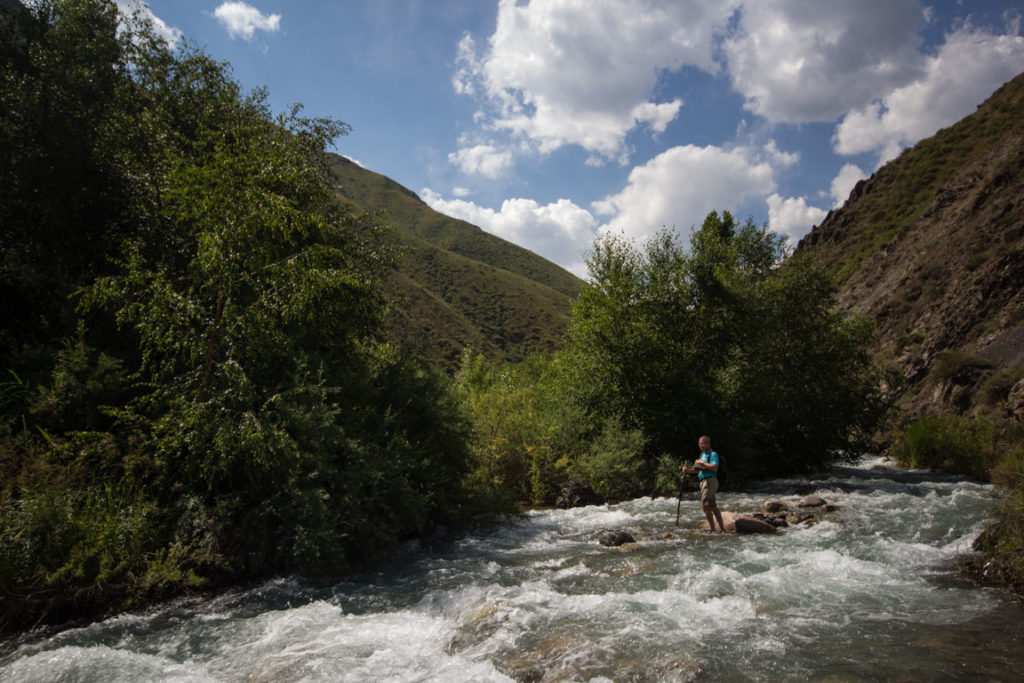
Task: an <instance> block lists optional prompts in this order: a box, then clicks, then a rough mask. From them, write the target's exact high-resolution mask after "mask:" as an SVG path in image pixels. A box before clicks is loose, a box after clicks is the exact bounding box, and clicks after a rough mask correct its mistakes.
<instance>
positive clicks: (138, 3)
mask: <svg viewBox="0 0 1024 683" xmlns="http://www.w3.org/2000/svg"><path fill="white" fill-rule="evenodd" d="M117 9H118V11H120V13H121V16H123V17H138V18H139V19H142V20H143V21H148V22H149V23H150V25H151V26H152V27H153V31H154V32H155V33H156V34H157V35H158V36H160V37H161V38H163V39H164V40H165V41H167V44H168V45H170V46H171V47H174V46H175V45H177V43H178V41H179V40H181V38H182V33H181V30H180V29H178V28H175V27H174V26H169V25H168V24H167V22H166V21H164V20H163V19H161V18H160V17H158V16H157V15H156V14H154V13H153V10H152V9H150V7H149V5H148V4H146V3H145V2H143V0H117Z"/></svg>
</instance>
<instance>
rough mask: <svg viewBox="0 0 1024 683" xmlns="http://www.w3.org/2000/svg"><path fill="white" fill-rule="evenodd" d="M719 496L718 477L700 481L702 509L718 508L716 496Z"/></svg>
mask: <svg viewBox="0 0 1024 683" xmlns="http://www.w3.org/2000/svg"><path fill="white" fill-rule="evenodd" d="M716 495H718V477H708V478H707V479H701V480H700V505H701V507H718V501H716V500H715V496H716Z"/></svg>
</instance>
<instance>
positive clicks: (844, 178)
mask: <svg viewBox="0 0 1024 683" xmlns="http://www.w3.org/2000/svg"><path fill="white" fill-rule="evenodd" d="M867 177H868V174H867V173H865V172H864V171H862V170H861V168H860V166H858V165H856V164H843V167H842V168H841V169H839V175H837V176H836V177H835V178H833V179H832V188H831V189H832V191H831V194H832V202H833V203H832V207H833V208H838V207H840V206H842V205H843V203H845V202H846V200H847V199H849V198H850V192H852V191H853V186H854V185H856V184H857V183H858V182H860V181H861V180H863V179H864V178H867Z"/></svg>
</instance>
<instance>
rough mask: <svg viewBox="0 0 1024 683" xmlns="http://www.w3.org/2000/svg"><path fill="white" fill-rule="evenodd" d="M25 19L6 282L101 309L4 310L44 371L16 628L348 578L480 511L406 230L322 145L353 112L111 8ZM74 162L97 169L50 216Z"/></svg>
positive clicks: (25, 389) (3, 206)
mask: <svg viewBox="0 0 1024 683" xmlns="http://www.w3.org/2000/svg"><path fill="white" fill-rule="evenodd" d="M12 17H13V18H12ZM0 18H2V19H3V22H5V23H3V24H2V28H3V31H4V33H3V36H4V38H5V42H4V45H3V50H4V54H5V56H8V57H9V58H10V60H11V61H12V62H16V64H14V66H7V67H6V68H5V70H4V72H3V73H2V75H0V77H2V78H3V79H5V80H4V89H3V90H2V91H0V96H2V97H4V98H5V100H4V104H5V105H10V108H6V107H5V109H4V111H3V112H2V113H0V116H3V117H4V121H7V122H12V124H13V125H14V128H12V129H7V128H4V130H3V131H2V132H0V143H2V144H3V145H5V146H6V147H7V149H8V150H11V151H12V157H11V158H12V160H13V162H14V163H13V168H14V169H15V170H14V171H13V172H12V173H13V175H17V176H18V177H17V178H14V181H16V182H14V184H13V185H12V186H11V187H4V188H3V190H2V191H3V192H4V193H5V194H2V195H0V216H3V217H4V218H5V219H8V218H9V219H10V221H9V222H8V221H7V220H5V221H4V222H3V225H2V229H3V230H5V231H6V232H5V233H4V237H5V238H7V237H11V238H12V240H14V241H13V242H12V243H8V242H7V240H6V239H5V240H4V242H3V248H4V249H5V251H4V254H3V256H4V261H3V263H2V264H0V269H2V272H0V278H3V279H4V280H3V281H4V283H5V287H6V286H7V284H10V285H11V286H12V287H13V288H14V289H12V291H22V290H24V291H26V292H31V291H34V289H35V288H37V287H42V286H44V285H45V286H49V284H51V283H52V284H53V285H54V286H55V287H56V289H55V290H54V291H56V292H57V293H58V295H59V297H66V296H67V295H68V294H70V293H72V292H78V293H79V295H78V297H76V298H75V299H74V300H73V302H74V303H78V304H80V308H79V309H78V313H79V314H80V315H82V316H84V317H86V318H87V320H88V321H89V325H88V327H86V326H85V325H79V321H78V320H76V318H75V317H74V315H72V314H73V313H74V310H73V308H72V307H71V306H70V305H69V304H68V302H67V301H64V302H63V303H60V304H55V305H53V306H49V304H45V302H44V304H40V305H39V306H38V307H37V308H36V309H35V310H34V312H33V315H34V316H37V317H38V320H37V321H36V322H38V325H36V326H35V327H34V328H31V329H30V330H29V331H28V332H26V333H25V334H21V333H20V332H18V331H17V330H15V331H11V330H10V329H8V328H7V326H8V325H9V324H11V323H12V322H17V321H5V329H4V337H3V344H4V354H5V356H4V360H5V361H17V362H18V363H21V364H22V366H32V365H33V362H32V361H33V359H36V360H38V359H45V363H43V365H45V368H44V369H39V368H36V367H33V368H32V373H31V375H32V376H27V375H25V373H19V372H18V371H17V368H15V371H14V372H12V373H10V379H8V380H7V381H5V382H3V383H2V384H0V406H2V409H3V415H2V417H3V420H2V422H0V427H2V428H3V431H2V433H0V465H2V466H3V470H4V471H3V474H4V477H3V489H2V497H0V586H2V587H3V588H2V595H3V598H4V600H3V601H2V602H3V605H4V609H3V611H2V613H0V630H3V631H6V630H9V629H11V628H14V627H16V626H18V625H23V624H26V623H33V622H34V621H35V620H37V619H39V618H40V617H46V618H50V619H59V618H61V616H62V615H66V614H69V613H71V612H76V613H78V614H83V613H87V612H88V611H89V610H95V611H101V610H105V609H109V608H110V607H111V606H123V605H127V604H140V603H142V602H145V601H147V600H152V599H155V598H159V597H164V596H167V595H173V594H175V593H176V592H181V591H190V590H194V589H195V588H197V587H200V586H202V585H204V584H208V583H209V582H211V581H231V580H238V579H240V578H247V577H254V576H265V575H268V574H271V573H281V572H310V573H316V574H332V575H333V574H337V573H338V572H342V571H346V570H348V569H351V568H352V567H354V566H357V565H360V564H363V563H365V562H368V561H372V560H374V559H376V558H379V557H381V556H382V555H383V554H384V553H386V552H387V551H388V549H389V548H391V547H393V546H394V544H395V543H396V542H397V541H398V540H399V539H401V538H405V537H410V536H415V535H418V534H423V533H427V532H429V531H430V529H431V528H432V527H434V526H435V525H437V524H442V523H452V522H458V521H461V520H463V519H465V517H466V516H467V515H468V514H471V513H472V512H473V510H474V508H473V506H472V501H471V500H470V498H469V497H468V496H467V495H466V487H465V485H464V484H465V478H466V476H467V474H468V473H469V471H470V467H471V462H470V454H469V451H468V448H467V435H466V432H467V427H466V424H465V422H464V421H463V419H462V416H461V414H460V412H459V406H458V404H457V403H456V401H455V399H454V397H453V395H452V394H451V393H450V390H449V387H448V383H447V381H446V379H445V378H444V377H442V376H439V375H437V374H435V373H433V372H431V371H429V370H427V369H426V368H424V367H423V366H421V365H420V364H419V363H418V362H416V361H415V360H414V359H410V358H407V357H404V355H401V354H398V353H396V352H395V351H394V350H392V349H390V347H388V346H387V345H386V344H383V343H382V342H381V341H380V339H379V337H378V332H379V329H380V320H381V315H382V310H383V302H382V300H381V297H380V294H379V290H378V283H379V281H380V275H381V273H382V271H383V269H385V268H387V267H388V266H389V264H390V262H391V255H390V252H389V249H388V248H387V246H386V242H385V240H384V238H383V228H382V227H381V226H380V225H378V224H377V223H376V221H374V220H373V219H371V218H369V217H367V216H363V215H356V214H353V213H351V212H350V211H348V210H346V209H344V208H343V207H342V205H341V204H340V203H339V202H338V201H337V200H336V197H335V187H334V180H333V177H332V176H331V173H330V171H329V168H328V166H327V164H326V158H325V155H324V149H325V148H326V147H327V146H328V145H330V144H331V143H332V141H333V140H334V139H335V138H336V137H337V136H339V135H342V134H344V133H346V132H347V130H348V127H347V126H346V125H345V124H343V123H341V122H338V121H334V120H330V119H317V118H305V117H302V116H301V115H300V109H299V108H298V107H295V108H293V109H292V110H290V111H288V112H285V113H283V114H280V115H276V116H275V115H273V114H272V113H271V112H270V110H269V107H268V105H267V96H266V93H265V92H264V91H261V90H257V91H255V92H253V93H249V94H244V93H242V92H241V90H240V88H239V87H238V85H237V83H235V82H234V80H233V79H232V78H231V76H230V72H229V70H228V68H227V66H226V65H224V64H221V63H218V62H216V61H214V60H211V59H210V58H209V57H207V56H206V55H203V54H202V53H201V52H199V51H197V50H195V49H194V48H191V47H189V46H184V47H182V48H179V49H177V50H174V51H172V50H171V49H170V48H169V47H168V46H167V45H166V44H164V43H163V42H162V41H160V40H159V39H158V38H157V37H156V36H155V35H154V34H153V32H152V31H151V29H150V28H149V27H148V26H147V25H145V24H139V23H133V22H131V21H128V22H126V23H123V24H119V23H118V22H119V19H118V15H117V13H116V9H115V8H114V6H113V4H112V3H110V2H104V1H102V0H44V1H43V2H40V3H37V4H34V5H33V6H32V7H31V9H30V10H28V11H27V12H25V13H22V14H12V15H8V14H0ZM8 39H9V40H8ZM78 108H80V111H78ZM51 109H52V110H53V111H52V112H51ZM50 113H52V117H53V122H54V123H55V125H57V128H56V129H55V134H54V135H53V136H52V137H48V136H47V131H46V130H45V128H43V127H40V126H38V125H36V124H35V123H34V122H33V120H32V119H33V117H35V116H41V117H42V118H40V121H43V122H46V121H50V120H51V119H49V118H47V117H46V116H43V115H44V114H50ZM65 114H67V115H68V120H67V121H63V120H61V119H62V118H63V117H64V115H65ZM60 126H65V127H66V128H67V132H66V135H65V128H61V127H60ZM12 131H13V132H12ZM78 134H82V135H83V136H84V137H83V138H82V140H77V139H75V140H72V142H74V144H73V145H72V146H70V147H69V148H67V149H63V148H61V145H63V142H64V141H65V138H68V139H71V138H76V136H77V135H78ZM78 164H84V166H83V167H82V168H83V169H84V170H81V171H80V169H78V168H77V165H78ZM62 169H63V170H62ZM54 170H56V171H57V172H58V181H57V184H58V185H59V184H60V183H64V182H67V183H73V184H75V185H74V188H60V187H54V189H55V191H58V192H60V191H63V192H64V195H62V196H60V197H58V198H57V201H55V202H54V204H53V206H54V207H56V208H50V206H49V203H48V202H49V200H50V199H51V197H49V196H45V195H44V194H43V193H44V192H45V191H46V190H47V188H48V187H49V186H48V185H47V184H46V183H47V182H50V181H49V180H48V178H49V176H47V175H46V172H47V171H54ZM4 172H7V167H5V169H4ZM4 177H7V176H4ZM12 178H13V176H12ZM90 199H91V201H92V203H91V204H90V203H89V202H88V201H87V200H90ZM65 200H67V201H65ZM94 209H95V210H94ZM51 213H52V215H51ZM40 220H41V221H43V222H44V223H45V225H44V229H43V231H42V232H41V233H40V235H41V237H40V238H39V239H36V237H34V236H33V235H32V234H31V232H32V231H31V226H32V223H33V221H40ZM46 221H49V223H46ZM19 231H20V232H19ZM21 237H24V238H25V242H24V244H23V243H21V242H19V241H18V239H20V238H21ZM51 239H52V244H50V245H49V247H48V248H49V249H51V250H52V249H56V250H57V251H59V252H60V253H58V254H55V255H54V257H53V262H52V263H50V262H48V261H47V258H46V253H45V251H44V249H43V246H45V245H44V242H46V241H47V240H51ZM33 240H35V241H33ZM76 250H77V251H76ZM19 288H20V289H19ZM5 291H6V290H5ZM62 301H63V300H62ZM7 303H8V300H7V299H5V301H4V305H6V304H7ZM33 324H35V323H33ZM30 327H31V326H30ZM50 335H56V336H54V337H53V339H55V340H56V343H55V342H54V341H51V340H50ZM62 339H65V340H67V341H66V342H64V343H63V344H62V343H61V341H60V340H62Z"/></svg>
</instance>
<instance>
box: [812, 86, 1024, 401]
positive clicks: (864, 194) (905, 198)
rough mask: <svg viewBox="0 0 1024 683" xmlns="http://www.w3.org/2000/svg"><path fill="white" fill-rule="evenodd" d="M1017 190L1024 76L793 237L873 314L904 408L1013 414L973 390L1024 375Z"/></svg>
mask: <svg viewBox="0 0 1024 683" xmlns="http://www.w3.org/2000/svg"><path fill="white" fill-rule="evenodd" d="M1022 196H1024V74H1022V75H1020V76H1018V77H1017V78H1015V79H1013V80H1012V81H1010V82H1009V83H1006V84H1005V85H1004V86H1003V87H1001V88H1000V89H999V90H998V91H996V92H995V93H994V94H993V95H992V96H991V97H990V98H989V99H988V100H987V101H985V102H984V103H982V104H980V105H979V106H978V109H977V111H976V112H974V113H973V114H971V115H969V116H967V117H965V118H964V119H963V120H961V121H959V122H958V123H956V124H954V125H952V126H950V127H949V128H946V129H943V130H941V131H939V132H938V133H936V134H935V135H934V136H932V137H931V138H928V139H926V140H922V141H920V142H919V143H917V144H916V145H915V146H914V147H912V148H910V149H908V150H906V151H904V152H903V153H902V154H901V155H900V156H899V158H897V159H895V160H893V161H891V162H890V163H888V164H886V165H885V166H883V167H882V168H880V169H879V170H878V171H877V172H876V173H875V174H874V175H872V176H871V177H870V178H869V179H867V180H864V181H861V182H860V183H858V184H857V186H856V187H855V188H854V190H853V192H852V193H851V194H850V198H849V199H848V200H847V201H846V203H845V204H844V205H843V206H842V207H841V208H840V209H837V210H835V211H832V212H830V213H829V215H828V216H827V217H826V219H825V220H824V221H823V222H822V224H821V225H820V226H819V227H817V228H815V229H814V230H812V231H811V233H810V234H809V235H807V236H806V237H805V238H804V239H803V240H802V241H801V243H800V246H799V250H801V251H806V252H809V253H810V254H811V255H812V256H813V257H814V258H815V259H816V260H818V261H819V262H821V263H823V264H825V265H826V266H827V267H828V268H829V269H830V270H831V271H832V272H833V273H834V275H835V278H836V281H837V283H838V284H839V298H840V302H841V303H842V305H843V306H844V307H846V308H847V309H849V310H852V311H856V312H859V313H863V314H865V315H867V316H869V317H870V318H872V319H874V320H875V321H876V323H877V326H878V334H877V336H876V343H875V350H876V356H877V357H878V359H879V360H880V361H882V362H883V363H886V364H889V365H893V366H895V367H897V368H898V369H899V370H900V371H901V373H902V375H903V378H904V380H905V385H904V388H903V390H902V392H901V400H902V404H903V407H904V408H906V409H908V410H909V411H910V412H912V413H918V412H933V411H938V412H951V413H958V414H968V413H972V412H977V410H978V409H982V408H986V409H987V408H995V409H998V410H1001V411H1008V412H1010V413H1012V412H1014V407H1013V405H1011V404H1012V402H1011V404H1007V403H1006V399H1007V395H1006V392H1005V391H1003V392H997V395H992V394H991V392H989V391H987V390H986V391H983V392H982V391H981V390H982V388H983V387H984V385H985V383H986V382H988V381H989V380H990V379H991V378H992V377H993V376H994V375H998V374H1001V373H1002V374H1003V375H1004V377H1003V380H1002V381H1003V382H1004V383H1005V382H1009V380H1010V379H1011V378H1017V379H1019V378H1020V377H1021V376H1024V202H1021V197H1022ZM1009 384H1010V385H1012V384H1013V382H1009ZM1022 388H1024V387H1022ZM979 392H981V393H979ZM985 402H988V403H993V405H990V406H983V405H981V403H985Z"/></svg>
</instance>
